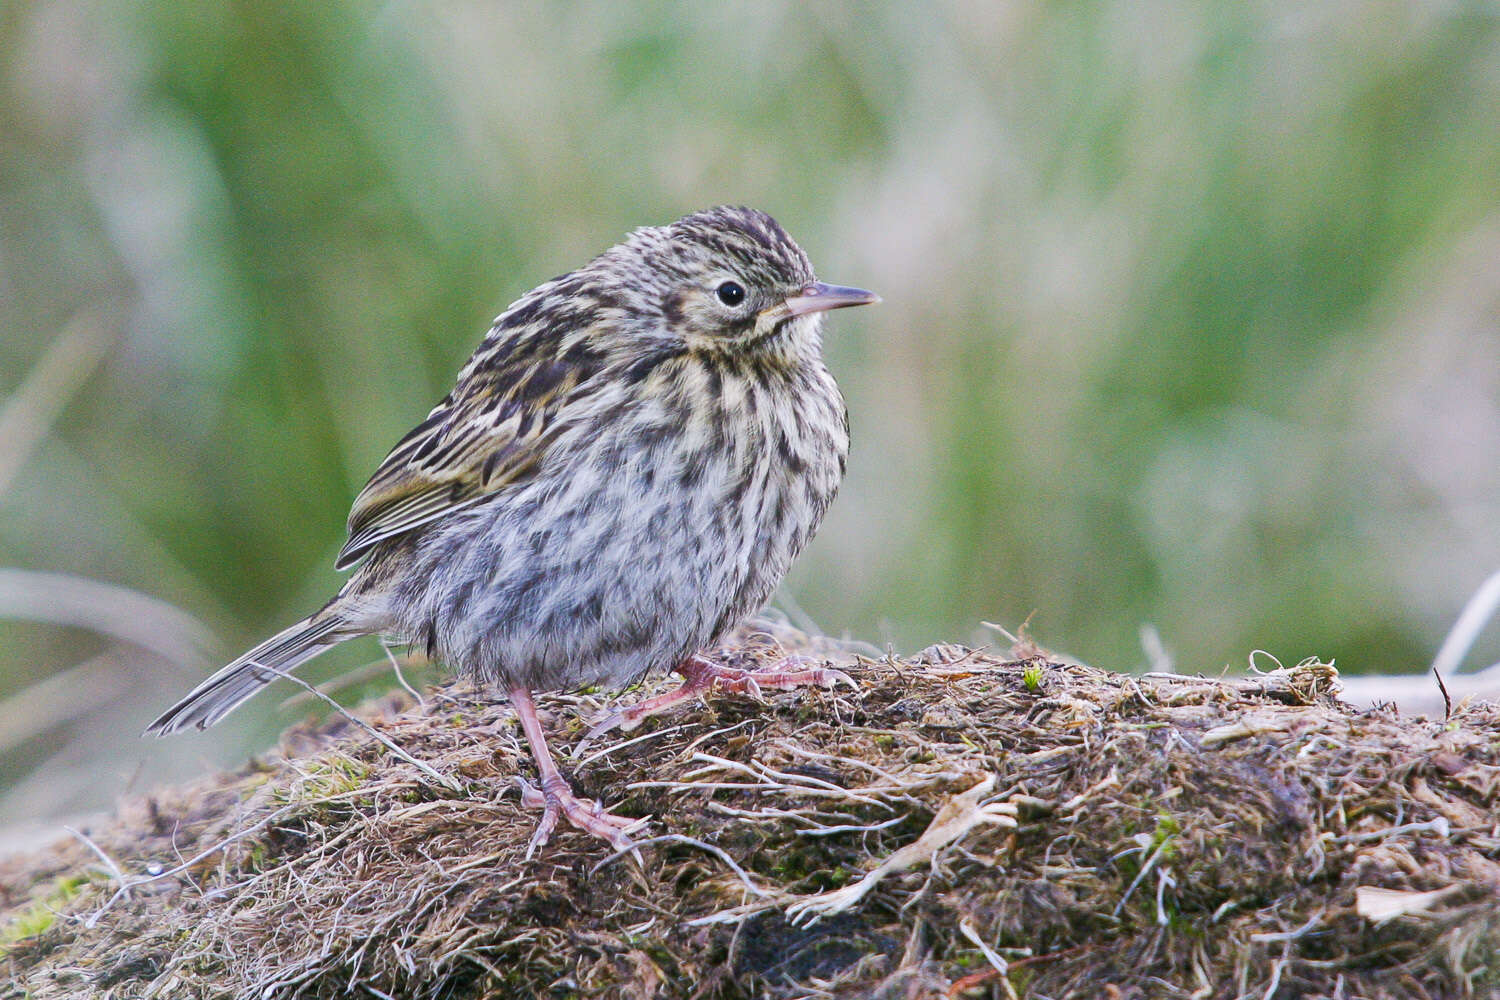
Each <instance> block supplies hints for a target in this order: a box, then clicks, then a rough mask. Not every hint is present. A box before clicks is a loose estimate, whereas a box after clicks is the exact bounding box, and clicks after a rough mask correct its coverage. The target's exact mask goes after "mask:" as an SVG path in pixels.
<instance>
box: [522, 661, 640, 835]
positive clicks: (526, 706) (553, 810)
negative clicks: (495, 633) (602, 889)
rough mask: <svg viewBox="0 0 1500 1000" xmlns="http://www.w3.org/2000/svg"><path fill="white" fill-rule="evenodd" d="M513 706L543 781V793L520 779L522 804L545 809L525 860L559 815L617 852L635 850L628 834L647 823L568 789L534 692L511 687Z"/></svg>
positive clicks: (551, 828)
mask: <svg viewBox="0 0 1500 1000" xmlns="http://www.w3.org/2000/svg"><path fill="white" fill-rule="evenodd" d="M510 703H511V704H512V705H514V706H515V709H516V715H517V717H519V718H520V720H521V731H522V732H524V733H525V734H526V742H527V743H529V744H530V745H531V755H532V756H533V757H535V758H536V769H537V772H538V775H539V776H540V778H541V782H542V787H541V790H540V791H538V790H537V789H535V788H533V787H531V785H529V784H527V783H526V780H525V779H524V778H518V779H517V780H518V781H520V782H521V802H522V804H523V805H526V806H528V807H530V808H533V809H535V808H541V809H542V810H543V812H542V819H541V822H539V823H538V824H537V827H536V832H535V833H533V834H532V835H531V843H529V844H528V845H527V846H526V857H528V858H530V857H531V855H532V852H533V851H535V850H536V849H537V848H538V847H540V846H542V845H543V844H545V843H546V842H547V839H548V838H549V837H551V836H552V830H553V828H554V827H556V826H557V817H558V815H559V814H561V815H563V816H566V817H567V820H568V822H569V823H572V824H573V825H574V826H576V827H577V828H578V829H580V830H582V831H583V832H585V833H592V834H593V835H594V836H596V837H599V838H600V839H602V840H607V841H609V842H610V844H611V845H612V846H613V847H614V848H615V849H616V850H621V851H624V850H629V849H630V848H632V847H634V846H635V843H634V842H633V841H632V840H631V839H630V838H629V837H628V836H626V834H627V832H628V831H630V830H631V829H634V828H635V827H638V826H641V825H643V824H644V823H645V822H646V821H645V820H643V819H630V818H628V817H625V816H615V815H613V814H611V813H608V812H605V810H604V807H603V806H601V805H600V804H599V803H597V802H595V801H594V800H593V799H581V798H579V797H578V796H577V795H574V794H573V789H571V788H569V787H568V781H567V779H566V778H564V777H563V776H562V772H561V771H559V770H558V769H557V764H556V763H555V762H554V761H553V760H552V751H551V750H550V749H549V748H548V746H547V738H546V737H545V736H544V735H543V734H542V723H541V720H540V719H538V718H537V716H536V703H535V702H534V701H532V700H531V692H530V691H528V690H526V689H525V688H522V687H518V688H512V689H511V690H510Z"/></svg>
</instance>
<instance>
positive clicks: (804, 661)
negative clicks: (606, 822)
mask: <svg viewBox="0 0 1500 1000" xmlns="http://www.w3.org/2000/svg"><path fill="white" fill-rule="evenodd" d="M816 662H817V661H816V660H813V659H812V658H810V657H806V656H788V657H786V658H785V659H783V660H781V661H780V662H778V663H776V664H775V665H773V666H772V667H770V668H769V669H767V670H738V669H736V668H734V667H725V666H721V665H720V664H717V663H715V662H713V661H712V660H710V659H708V658H707V657H704V656H702V655H700V654H697V653H694V654H693V655H692V656H689V657H688V658H687V659H686V660H683V661H682V662H681V663H679V664H678V665H677V666H676V667H674V668H673V669H674V670H676V671H677V672H678V673H679V674H681V675H682V677H683V681H682V686H680V687H678V688H677V689H676V690H673V691H668V692H667V693H666V694H659V695H657V696H656V697H654V698H647V699H646V700H645V701H642V702H638V703H637V704H634V705H631V706H630V707H629V708H621V709H616V710H615V711H613V712H611V713H610V714H609V715H607V716H605V717H604V718H603V719H602V720H601V721H600V722H599V724H598V725H596V726H595V727H594V728H593V729H590V730H589V732H588V735H587V736H585V737H584V738H583V742H582V744H580V745H581V746H582V745H587V744H588V743H589V742H590V741H592V740H594V739H595V738H596V737H599V736H601V735H603V734H604V733H607V732H609V731H610V730H611V729H614V728H615V727H616V726H618V727H619V728H620V729H621V730H622V731H623V732H629V731H630V730H632V729H634V728H635V727H636V726H639V725H640V724H641V723H642V722H644V721H645V720H647V719H649V718H650V717H651V716H653V715H659V714H661V713H662V712H665V711H667V710H668V709H670V708H675V707H676V706H678V705H681V704H682V703H683V702H685V701H692V700H693V699H694V698H698V697H700V696H702V695H705V694H707V693H708V692H709V691H711V690H713V689H714V688H715V687H717V688H719V689H721V690H723V691H733V692H737V693H746V692H748V693H749V694H752V695H754V696H755V697H757V698H759V697H760V692H761V690H762V689H763V688H780V689H786V688H796V687H802V686H803V685H806V684H820V685H822V686H824V687H833V686H834V685H836V684H847V685H849V686H850V687H851V688H854V689H855V690H858V689H859V685H858V684H856V683H854V678H852V677H850V676H849V675H848V674H846V673H844V672H843V671H842V670H830V669H828V668H827V667H820V666H813V665H812V664H815V663H816Z"/></svg>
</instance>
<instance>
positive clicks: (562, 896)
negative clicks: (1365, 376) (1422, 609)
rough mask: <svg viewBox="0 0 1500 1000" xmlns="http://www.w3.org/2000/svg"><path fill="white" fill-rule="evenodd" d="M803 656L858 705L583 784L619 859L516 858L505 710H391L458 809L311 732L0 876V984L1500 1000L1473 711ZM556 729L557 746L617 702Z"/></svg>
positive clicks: (1491, 797) (1488, 817)
mask: <svg viewBox="0 0 1500 1000" xmlns="http://www.w3.org/2000/svg"><path fill="white" fill-rule="evenodd" d="M778 640H779V644H780V645H781V646H783V647H793V648H799V649H806V648H808V645H809V640H807V639H806V638H805V637H801V636H797V635H795V634H792V633H791V632H790V631H789V630H786V629H781V630H779V632H778ZM775 645H776V643H772V642H769V641H767V640H766V639H764V638H758V639H756V638H752V639H748V640H746V641H745V642H743V643H739V644H737V645H736V646H735V647H733V649H732V651H731V652H730V654H729V655H730V656H731V657H732V658H734V659H737V660H739V661H742V662H757V661H765V660H768V659H769V658H771V657H772V656H774V655H775V652H776V650H775V648H774V647H775ZM819 651H820V652H822V653H824V654H827V655H829V657H830V658H831V659H834V660H836V661H837V662H839V663H840V664H841V665H843V666H844V667H845V669H847V670H849V671H850V672H851V673H852V674H854V676H855V677H856V678H858V679H859V681H860V685H861V690H860V691H859V692H857V693H851V692H848V691H847V690H840V691H837V692H832V693H830V692H822V691H817V692H805V691H804V692H796V693H785V694H773V695H770V696H769V697H768V699H767V701H766V702H765V703H758V702H756V701H754V700H752V699H749V698H745V697H738V696H716V697H714V698H713V699H712V700H711V701H709V702H708V703H707V704H705V705H703V706H697V707H692V708H689V709H686V710H684V711H682V712H680V713H678V714H676V715H674V716H672V717H669V718H666V719H661V720H653V722H649V723H647V725H646V726H645V727H643V729H642V730H641V731H638V732H635V733H630V734H625V735H617V736H615V737H613V738H612V739H609V740H606V741H604V742H601V744H599V745H595V746H592V747H588V748H586V749H585V751H584V753H582V754H581V755H580V756H579V757H577V758H575V760H574V762H573V769H574V778H575V782H576V784H577V786H578V788H579V789H580V791H582V792H583V793H584V794H588V795H592V796H595V797H598V798H600V799H602V800H604V801H605V802H608V803H611V804H613V805H615V806H616V808H617V811H619V812H621V813H624V814H627V815H637V816H647V815H649V816H651V817H652V820H651V823H650V826H649V828H648V829H647V831H646V832H645V833H644V834H642V837H645V838H647V839H645V840H644V841H643V844H642V848H641V850H640V852H639V856H638V857H636V856H632V855H625V856H618V857H610V856H608V855H607V853H606V851H605V850H604V849H603V848H602V847H601V845H600V844H599V843H598V842H596V841H593V840H590V839H588V838H585V837H583V836H581V835H579V834H576V833H573V832H572V831H569V830H560V831H559V833H558V834H557V835H556V836H555V837H554V839H553V842H552V844H550V845H549V846H548V847H546V848H544V849H543V850H541V851H540V852H539V854H538V856H537V857H536V858H535V859H534V860H532V861H530V862H527V861H523V860H522V855H523V854H524V852H525V849H526V843H527V838H528V837H529V835H530V833H531V830H532V824H533V823H534V821H535V817H534V815H533V814H531V813H529V812H527V811H526V810H523V809H522V808H521V807H520V805H519V802H518V797H517V794H516V782H515V776H516V775H517V774H529V773H530V770H531V762H530V760H529V758H528V755H527V753H526V750H525V745H524V742H523V741H522V739H521V738H520V735H519V732H518V731H517V729H516V727H515V725H514V719H513V717H512V715H511V713H510V712H509V710H508V709H506V708H505V707H504V706H501V705H494V704H490V703H487V702H485V701H483V700H481V699H479V698H477V697H476V696H475V694H474V693H473V692H469V691H466V690H464V689H461V688H459V687H456V686H454V687H448V688H444V689H441V690H439V691H437V692H435V693H434V694H432V695H431V696H430V697H428V698H427V700H426V706H425V708H422V709H417V708H414V707H413V706H412V704H411V702H410V700H409V699H407V698H406V696H404V695H402V696H400V697H399V698H398V697H392V698H389V699H387V700H385V701H384V702H381V703H377V704H375V705H372V706H367V708H366V710H365V712H364V718H365V719H366V720H367V721H369V722H370V724H371V725H373V726H374V727H375V728H376V729H378V730H379V731H380V732H381V733H382V734H384V735H385V736H386V737H388V738H389V739H390V740H393V741H394V742H395V743H396V744H398V745H399V746H401V747H402V748H403V749H404V750H405V751H406V753H408V754H410V755H412V756H413V757H415V758H417V759H419V760H420V761H423V762H426V764H428V765H429V766H431V767H432V768H434V769H436V771H437V772H438V773H440V774H441V775H443V776H445V777H447V778H450V779H453V780H454V781H456V782H458V783H459V785H460V786H461V788H462V791H460V792H455V791H452V790H449V789H447V788H445V787H443V786H442V785H440V784H438V783H435V782H434V781H433V780H432V779H431V778H430V777H428V776H426V775H424V774H423V773H422V772H421V771H420V770H419V769H418V768H417V767H415V766H413V765H412V764H411V763H410V762H408V761H405V760H402V759H400V758H399V757H397V756H395V755H394V754H392V753H391V752H390V751H389V750H388V749H387V748H386V747H384V746H383V745H382V744H381V743H379V742H378V741H376V740H375V739H373V738H371V736H370V735H369V734H368V733H367V732H365V731H364V730H363V729H361V728H359V727H357V726H354V725H351V724H350V723H349V722H347V721H346V720H343V719H337V718H336V719H334V720H333V721H331V722H329V723H326V724H325V725H324V726H323V727H322V728H321V729H313V728H303V729H298V730H294V731H292V732H290V733H289V734H288V735H287V737H286V738H285V740H284V741H283V746H282V748H281V750H280V751H279V752H278V753H277V754H275V755H271V756H268V757H267V758H266V759H265V760H261V761H256V762H253V763H252V764H251V765H250V766H248V767H247V768H245V769H244V770H242V771H240V772H238V773H235V774H223V775H216V776H214V777H211V778H207V779H205V780H203V781H201V782H199V783H197V784H194V785H190V786H187V787H183V788H175V789H163V790H161V791H159V792H157V793H156V794H154V795H151V796H148V797H146V798H142V799H138V800H135V801H131V802H127V803H125V804H124V805H122V806H121V808H120V810H119V812H118V814H117V816H116V817H115V818H113V819H112V820H110V821H107V822H102V823H100V824H98V825H97V826H95V827H93V828H91V829H89V830H86V831H81V832H80V834H79V836H78V837H75V838H71V839H68V840H64V841H61V842H59V843H58V844H56V845H55V846H53V847H52V848H51V849H49V850H47V851H45V852H42V853H38V854H34V855H24V856H16V857H12V858H10V859H7V860H6V861H5V862H3V864H0V905H3V907H4V911H5V912H4V914H3V917H0V934H3V935H4V939H5V940H6V941H7V943H6V944H5V946H4V948H5V950H4V957H3V959H0V973H3V974H4V975H5V976H7V977H8V978H10V979H12V980H13V981H14V982H16V983H17V984H19V985H18V990H25V991H26V992H25V994H24V995H26V996H29V997H34V998H38V1000H41V998H52V997H75V996H79V995H93V994H99V995H108V996H111V997H121V998H124V997H173V998H175V997H198V996H202V997H218V996H237V997H252V996H253V997H334V996H339V997H343V996H351V995H353V996H367V997H401V998H422V1000H426V998H432V1000H437V998H470V997H490V996H495V997H499V996H538V997H573V996H600V997H604V996H608V997H626V998H632V997H638V998H645V997H657V996H661V997H694V998H714V997H722V998H729V997H752V996H754V997H758V996H774V997H851V996H859V997H866V996H889V997H942V996H949V997H957V996H973V997H1022V996H1024V997H1068V996H1079V997H1082V996H1088V997H1093V996H1105V995H1107V996H1114V997H1134V996H1151V997H1158V996H1160V997H1176V996H1181V997H1201V998H1221V997H1222V998H1228V997H1257V998H1259V997H1273V996H1280V997H1293V996H1296V997H1306V996H1329V997H1466V996H1486V995H1492V994H1493V991H1494V990H1495V989H1496V987H1497V985H1500V969H1497V968H1496V964H1495V958H1494V955H1495V952H1496V949H1497V945H1500V906H1497V902H1496V888H1497V887H1500V828H1497V827H1500V819H1497V812H1496V803H1497V795H1500V792H1497V787H1500V711H1497V709H1496V708H1495V706H1493V705H1460V706H1459V707H1458V708H1457V709H1456V711H1455V712H1454V714H1453V716H1452V717H1451V718H1450V719H1449V720H1447V721H1446V722H1444V721H1429V720H1421V719H1405V718H1401V717H1399V716H1397V715H1396V714H1395V713H1393V712H1390V711H1366V712H1356V711H1353V710H1351V709H1349V708H1348V707H1346V706H1344V705H1342V704H1340V703H1339V702H1337V701H1336V700H1335V699H1334V697H1333V692H1334V690H1335V687H1336V684H1337V675H1336V674H1335V673H1334V671H1333V670H1332V669H1331V668H1330V667H1327V666H1325V665H1322V664H1318V663H1311V662H1310V663H1306V664H1301V665H1299V666H1297V667H1295V668H1289V669H1286V670H1279V671H1276V672H1273V673H1271V674H1267V675H1263V676H1259V677H1252V678H1248V679H1242V680H1206V679H1202V678H1187V677H1174V676H1148V677H1144V678H1140V677H1130V676H1124V675H1119V674H1111V673H1107V672H1103V671H1099V670H1095V669H1091V668H1088V667H1083V666H1077V665H1061V664H1057V663H1054V662H1049V661H1047V659H1046V658H1045V657H1044V656H1043V655H1042V654H1041V653H1040V651H1037V650H1035V649H1032V648H1027V647H1024V646H1022V647H1018V648H1017V649H1014V650H1011V651H1009V653H1008V654H1007V655H1006V656H999V655H992V654H990V653H988V652H981V651H973V650H965V649H962V648H961V647H952V646H945V647H934V648H932V649H929V650H928V651H926V652H925V653H924V654H923V655H921V656H920V657H917V658H913V659H907V660H899V659H893V658H892V659H886V660H872V659H868V658H865V657H863V656H852V655H850V654H847V653H842V652H839V651H837V650H833V651H832V652H830V649H829V647H828V646H827V645H826V644H825V645H824V646H823V647H821V649H820V650H819ZM668 683H670V682H669V681H666V680H662V681H660V682H657V684H658V685H660V686H665V685H666V684H668ZM647 693H649V692H647ZM632 696H639V695H632ZM542 704H543V707H544V708H545V709H548V710H550V716H551V718H550V729H551V732H552V734H553V738H554V740H555V741H556V742H557V744H558V745H559V746H567V745H569V744H570V743H571V742H573V741H576V740H577V738H578V735H579V734H581V733H582V732H584V731H585V730H586V727H587V723H588V721H589V720H590V719H592V718H594V717H595V716H596V715H597V714H599V713H600V712H601V711H602V709H603V705H604V703H603V701H602V700H601V699H599V698H596V697H593V696H588V695H579V696H553V697H551V698H547V699H543V702H542ZM101 858H102V859H104V860H101ZM106 862H108V863H106ZM113 866H118V870H117V871H116V872H113V873H112V872H111V867H113ZM151 873H163V874H159V875H157V877H154V878H151V877H150V875H151ZM122 874H123V878H124V886H123V887H122V885H121V877H122ZM16 995H18V996H19V995H23V994H22V993H20V992H18V993H17V994H16Z"/></svg>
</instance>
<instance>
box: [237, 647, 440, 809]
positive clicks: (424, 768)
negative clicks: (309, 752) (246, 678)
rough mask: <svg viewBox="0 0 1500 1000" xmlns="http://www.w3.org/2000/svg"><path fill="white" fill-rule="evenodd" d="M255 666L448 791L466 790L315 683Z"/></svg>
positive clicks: (275, 668)
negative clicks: (318, 702)
mask: <svg viewBox="0 0 1500 1000" xmlns="http://www.w3.org/2000/svg"><path fill="white" fill-rule="evenodd" d="M252 662H253V661H252ZM255 666H256V667H257V668H259V669H261V670H265V671H267V672H268V673H272V674H275V675H276V676H277V677H284V678H286V679H287V680H289V681H291V682H292V683H293V684H296V685H298V686H299V687H301V688H302V689H303V690H305V691H307V692H308V693H309V694H311V695H313V696H314V697H316V698H319V699H321V700H322V701H325V702H327V703H328V704H329V705H330V706H331V707H332V708H333V710H334V711H335V712H337V713H339V714H340V715H342V716H343V717H344V718H345V719H347V720H348V721H350V722H352V723H354V724H355V725H356V726H358V727H359V728H361V729H363V730H364V731H365V732H367V733H369V734H370V735H371V736H373V737H374V738H375V739H376V740H378V741H380V743H381V744H382V745H384V746H385V748H386V749H387V750H389V751H390V752H391V753H393V754H395V755H396V756H397V757H399V758H401V759H402V760H404V761H406V762H407V763H408V764H410V765H411V766H412V767H415V768H416V769H417V770H418V771H421V772H422V773H423V774H425V775H427V776H428V777H429V778H431V779H432V780H433V781H435V782H437V783H438V784H439V785H442V786H443V787H444V788H446V789H448V791H450V792H462V791H463V790H464V788H463V786H462V785H460V784H459V783H458V782H457V781H455V780H454V779H452V778H449V777H447V776H445V775H442V774H439V773H438V772H437V771H435V770H433V768H432V766H431V765H429V764H424V763H422V762H421V761H420V760H417V758H415V757H413V756H412V755H411V754H409V753H407V752H406V751H405V750H402V749H401V748H400V747H399V746H397V745H396V743H395V742H394V741H393V740H391V739H390V737H388V736H386V735H385V734H384V733H382V732H380V731H379V730H377V729H376V728H375V727H374V726H372V725H370V724H369V723H368V722H366V721H365V720H364V719H361V718H358V717H356V716H355V715H353V714H351V713H350V712H349V710H348V709H346V708H345V707H344V706H343V705H340V704H339V703H338V702H337V701H335V700H334V699H332V698H330V697H329V696H328V695H326V694H324V693H323V692H322V691H319V690H318V689H317V688H316V687H314V686H313V685H311V684H309V683H308V682H307V681H305V680H303V679H302V678H300V677H298V676H296V675H295V674H292V673H291V672H289V671H286V670H282V669H280V668H278V667H271V666H267V665H266V664H264V663H259V662H256V663H255Z"/></svg>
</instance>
